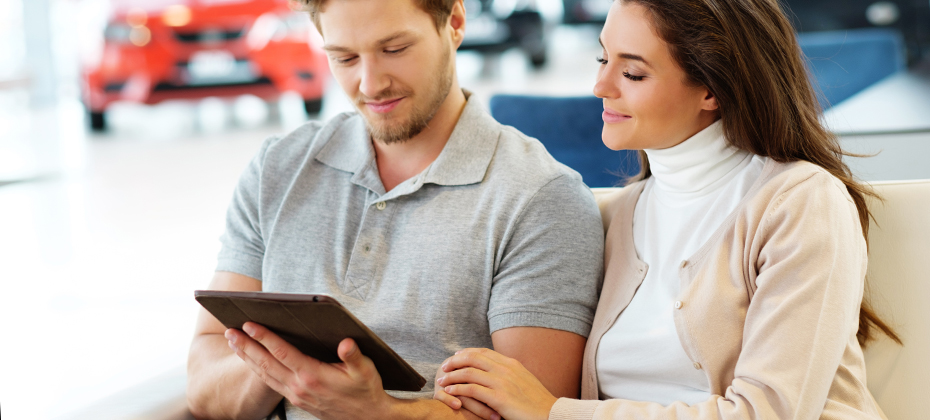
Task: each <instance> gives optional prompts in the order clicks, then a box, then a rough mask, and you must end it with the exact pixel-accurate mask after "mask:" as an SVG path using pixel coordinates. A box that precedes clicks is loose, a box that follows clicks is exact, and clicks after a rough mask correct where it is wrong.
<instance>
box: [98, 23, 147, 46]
mask: <svg viewBox="0 0 930 420" xmlns="http://www.w3.org/2000/svg"><path fill="white" fill-rule="evenodd" d="M103 38H104V39H106V40H107V42H111V43H115V44H132V45H135V46H137V47H144V46H146V45H148V43H149V42H151V41H152V32H151V31H150V30H149V28H147V27H145V26H144V25H138V26H130V25H126V24H122V23H115V22H114V23H110V24H109V25H107V27H106V29H104V31H103Z"/></svg>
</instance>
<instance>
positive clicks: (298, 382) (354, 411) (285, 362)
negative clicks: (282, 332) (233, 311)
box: [225, 322, 395, 419]
mask: <svg viewBox="0 0 930 420" xmlns="http://www.w3.org/2000/svg"><path fill="white" fill-rule="evenodd" d="M242 330H243V331H244V332H245V334H243V331H239V330H236V329H228V330H226V334H225V336H226V338H227V339H228V340H229V346H230V348H232V349H233V351H235V352H236V354H237V355H238V356H239V357H240V358H242V360H243V361H245V363H246V364H247V365H248V366H249V368H251V369H252V371H254V372H255V373H256V374H257V375H258V376H259V377H261V378H262V380H263V381H265V383H266V384H267V385H268V386H269V387H270V388H271V389H273V390H275V391H276V392H278V393H279V394H281V395H283V396H284V398H287V399H288V401H290V402H291V403H292V404H294V405H295V406H297V407H300V408H301V409H303V410H306V411H308V412H310V413H312V414H313V415H315V416H317V417H320V418H331V417H332V418H339V419H364V418H370V417H371V413H373V412H374V413H388V412H390V410H391V408H392V403H393V402H394V401H395V400H394V398H392V397H391V396H389V395H388V394H387V393H385V392H384V388H383V386H382V385H381V376H380V375H379V374H378V371H377V369H375V365H374V363H372V361H371V359H369V358H368V357H365V355H363V354H362V352H361V351H360V350H359V348H358V346H357V345H356V344H355V341H353V340H352V339H350V338H346V339H345V340H342V342H341V343H339V348H338V349H337V354H338V356H339V359H341V360H342V361H343V363H334V364H330V363H323V362H320V361H319V360H316V359H314V358H312V357H309V356H307V355H305V354H303V353H301V352H300V350H297V348H295V347H294V346H292V345H291V344H290V343H288V342H286V341H284V340H283V339H281V337H278V336H277V335H276V334H274V333H272V332H271V331H269V330H268V329H267V328H265V327H263V326H261V325H259V324H256V323H253V322H247V323H246V324H245V325H243V326H242Z"/></svg>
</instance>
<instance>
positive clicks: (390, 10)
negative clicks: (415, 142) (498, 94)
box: [319, 0, 455, 144]
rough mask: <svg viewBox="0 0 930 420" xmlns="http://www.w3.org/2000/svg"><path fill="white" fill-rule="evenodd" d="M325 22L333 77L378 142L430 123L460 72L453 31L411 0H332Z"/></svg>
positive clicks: (322, 21)
mask: <svg viewBox="0 0 930 420" xmlns="http://www.w3.org/2000/svg"><path fill="white" fill-rule="evenodd" d="M319 22H320V29H321V32H322V35H323V39H324V42H325V45H324V48H325V49H326V51H327V54H328V56H329V67H330V69H331V70H332V73H333V76H334V77H335V78H336V80H337V81H338V82H339V84H340V85H341V86H342V89H343V90H344V91H345V92H346V95H348V96H349V98H350V99H352V100H353V102H354V103H355V106H356V107H357V108H358V110H359V112H360V113H361V114H362V116H363V117H365V120H366V122H367V124H368V128H369V131H370V132H371V135H372V137H373V138H374V139H375V140H378V141H381V142H383V143H385V144H390V143H395V142H402V141H406V140H408V139H410V138H411V137H413V136H415V135H417V134H418V133H420V132H421V131H422V130H423V129H424V128H426V127H427V125H428V124H429V122H430V120H432V118H433V116H434V115H435V114H436V111H437V110H438V108H439V106H440V105H441V104H442V102H443V101H444V100H445V99H446V97H447V96H448V94H449V89H450V87H451V86H452V81H453V78H454V77H455V67H454V60H453V59H452V51H453V47H452V44H451V38H450V37H451V35H450V34H451V32H450V30H447V29H446V28H443V30H442V31H438V32H437V30H436V26H435V24H434V21H433V19H432V17H431V16H430V15H429V14H427V13H426V12H425V11H423V10H422V9H420V8H419V7H417V5H416V4H414V2H413V0H329V1H327V2H326V3H325V4H324V7H323V9H322V11H321V12H320V14H319Z"/></svg>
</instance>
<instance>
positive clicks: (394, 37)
mask: <svg viewBox="0 0 930 420" xmlns="http://www.w3.org/2000/svg"><path fill="white" fill-rule="evenodd" d="M410 34H411V33H410V32H409V31H405V30H400V31H397V32H394V33H392V34H390V35H388V36H386V37H384V38H381V39H379V40H378V42H377V43H376V44H377V45H378V46H379V47H381V46H384V45H386V44H389V43H391V42H392V41H396V40H397V39H398V38H403V37H405V36H409V35H410ZM323 49H324V50H326V51H330V52H341V53H347V52H352V50H351V49H350V48H347V47H342V46H339V45H324V46H323Z"/></svg>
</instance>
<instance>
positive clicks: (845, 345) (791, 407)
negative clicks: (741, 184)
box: [549, 160, 884, 420]
mask: <svg viewBox="0 0 930 420" xmlns="http://www.w3.org/2000/svg"><path fill="white" fill-rule="evenodd" d="M643 186H644V183H643V182H639V183H635V184H633V185H630V186H628V187H626V188H623V189H621V190H619V191H617V192H616V193H613V194H612V195H611V196H610V197H607V198H606V204H607V206H606V209H605V210H606V211H605V213H604V216H605V219H604V224H605V226H606V227H607V242H606V246H605V267H606V270H605V280H604V286H603V290H602V291H601V296H600V301H599V303H598V308H597V313H596V314H595V317H594V325H593V327H592V330H591V335H590V336H589V337H588V344H587V347H586V348H585V353H584V367H583V370H582V385H581V386H582V398H584V399H585V400H570V399H565V398H562V399H559V400H558V402H556V404H555V406H553V408H552V411H551V412H550V414H549V418H550V419H553V420H555V419H624V420H627V419H679V420H684V419H766V420H767V419H883V418H884V415H883V414H882V412H881V410H880V409H879V407H878V405H877V404H876V403H875V400H874V398H872V395H871V394H870V393H869V391H868V389H867V388H866V381H865V362H864V360H863V356H862V349H861V348H860V346H859V343H858V341H857V340H856V331H857V329H858V322H859V305H860V303H861V302H862V294H863V282H864V278H865V273H866V265H867V253H866V244H865V240H864V239H863V236H862V230H861V228H860V225H859V216H858V213H857V212H856V206H855V205H854V204H853V202H852V200H851V198H850V196H849V194H848V193H847V191H846V188H845V186H844V185H843V183H842V182H840V181H839V180H838V179H837V178H835V177H833V176H832V175H830V174H829V173H828V172H826V171H825V170H823V169H822V168H820V167H818V166H815V165H813V164H810V163H807V162H795V163H788V164H784V163H777V162H775V161H773V160H769V162H768V163H767V164H766V165H765V167H764V168H763V170H762V174H761V176H760V177H759V179H758V180H757V181H756V182H755V184H754V185H753V186H752V187H751V188H750V190H749V192H748V193H747V195H746V197H744V198H743V200H742V201H741V202H740V203H739V205H738V206H737V208H736V210H734V211H733V213H732V214H730V216H729V217H727V219H726V220H725V221H724V222H723V224H722V225H721V226H720V228H718V230H717V231H716V232H715V233H714V234H713V235H712V236H711V238H710V239H709V240H708V241H707V242H706V243H705V244H704V245H703V246H702V247H701V248H700V249H699V250H698V251H697V252H696V253H695V254H694V255H693V256H692V257H690V258H688V259H687V260H686V261H683V262H682V263H681V266H680V268H679V275H680V278H681V294H680V295H679V300H678V302H676V303H675V305H674V308H669V310H673V311H675V315H674V318H675V326H676V328H677V330H678V336H679V338H680V339H681V343H682V345H683V347H684V350H685V353H686V354H687V355H688V357H689V358H690V359H691V361H692V362H693V363H694V367H695V368H696V369H702V370H703V371H704V373H705V374H706V375H707V381H708V383H709V384H710V393H711V397H710V399H708V400H707V401H704V402H701V403H698V404H695V405H692V406H688V405H686V404H684V403H681V402H678V403H674V404H672V405H670V406H662V405H659V404H656V403H651V402H639V401H629V400H607V401H591V400H597V398H598V384H597V371H596V366H595V356H596V354H597V347H598V343H599V342H600V339H601V337H602V336H603V335H604V333H605V332H606V331H607V330H608V329H609V328H610V327H611V325H613V323H614V321H615V320H616V319H617V316H619V315H620V312H622V311H623V309H624V308H625V307H626V306H627V305H628V304H629V303H630V300H631V299H632V298H633V294H634V293H636V289H637V288H638V287H639V285H640V284H641V283H642V281H643V278H644V277H645V275H646V270H647V269H648V267H647V266H646V264H645V263H643V262H642V261H641V260H640V259H639V258H638V257H637V255H636V251H635V249H634V247H633V229H632V225H633V209H634V207H635V206H636V200H637V199H638V198H639V195H640V192H641V191H642V189H643ZM614 357H623V355H621V354H618V355H615V356H614Z"/></svg>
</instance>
